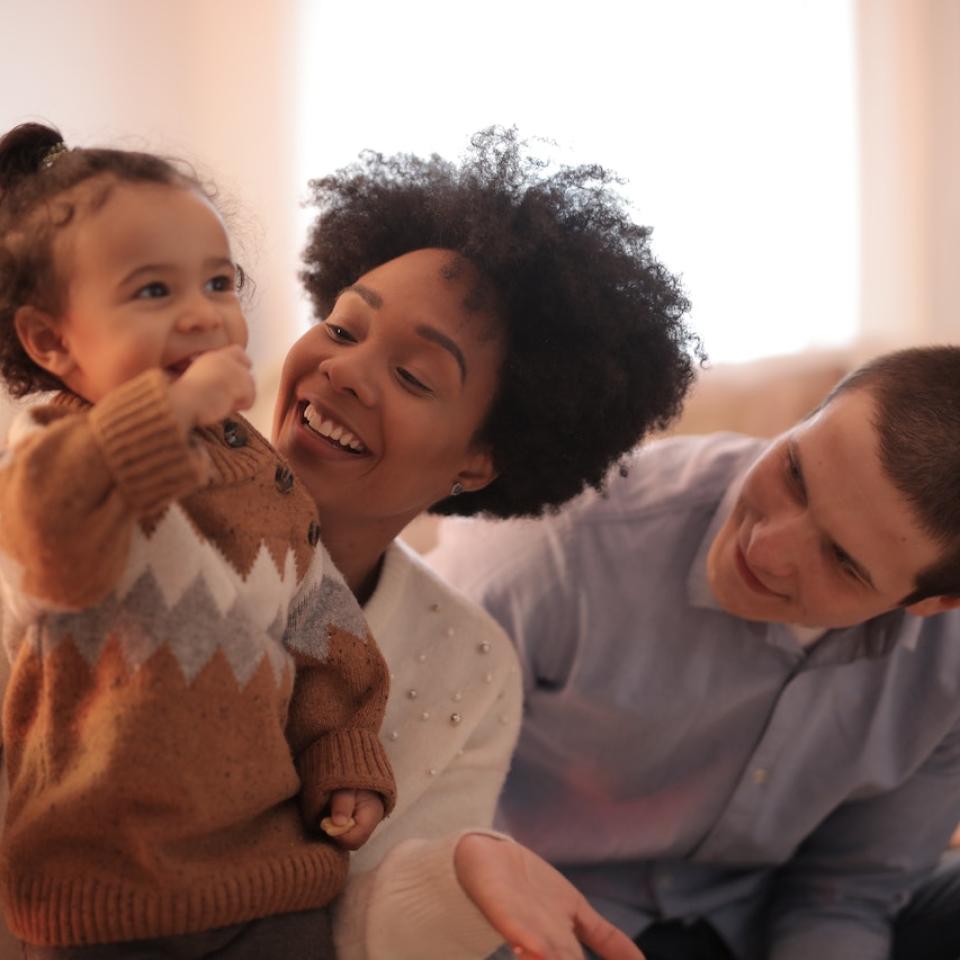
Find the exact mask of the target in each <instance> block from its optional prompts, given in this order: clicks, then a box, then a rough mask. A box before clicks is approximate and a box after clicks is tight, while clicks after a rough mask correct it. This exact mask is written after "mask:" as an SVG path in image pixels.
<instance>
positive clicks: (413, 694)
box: [407, 687, 419, 700]
mask: <svg viewBox="0 0 960 960" xmlns="http://www.w3.org/2000/svg"><path fill="white" fill-rule="evenodd" d="M418 696H419V694H418V693H417V691H416V690H414V689H413V688H412V687H411V688H410V689H409V690H408V691H407V699H408V700H416V699H417V697H418Z"/></svg>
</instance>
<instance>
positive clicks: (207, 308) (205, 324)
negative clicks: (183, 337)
mask: <svg viewBox="0 0 960 960" xmlns="http://www.w3.org/2000/svg"><path fill="white" fill-rule="evenodd" d="M222 323H223V318H222V317H221V316H220V310H219V309H218V308H217V306H216V304H213V303H209V302H206V301H204V300H202V299H198V300H197V301H195V302H193V303H189V304H187V305H186V307H185V309H184V310H183V311H182V313H181V314H180V317H179V319H178V321H177V328H178V329H179V330H180V331H181V332H182V333H192V332H195V331H200V330H212V329H215V328H217V327H219V326H220V325H221V324H222Z"/></svg>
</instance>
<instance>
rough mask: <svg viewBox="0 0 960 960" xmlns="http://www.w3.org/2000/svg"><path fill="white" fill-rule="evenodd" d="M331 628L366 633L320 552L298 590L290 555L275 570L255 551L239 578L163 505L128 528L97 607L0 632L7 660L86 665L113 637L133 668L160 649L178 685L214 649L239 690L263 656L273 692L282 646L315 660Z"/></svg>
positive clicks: (283, 658)
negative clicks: (123, 560)
mask: <svg viewBox="0 0 960 960" xmlns="http://www.w3.org/2000/svg"><path fill="white" fill-rule="evenodd" d="M294 601H295V602H294ZM291 604H292V607H291ZM35 605H36V601H33V603H30V604H29V606H31V607H35ZM24 612H26V611H24ZM288 614H289V622H288ZM11 627H13V628H14V629H12V630H11ZM333 627H336V628H339V629H343V630H348V631H350V632H351V633H353V634H354V635H355V636H357V637H361V638H362V637H365V636H366V635H367V629H366V623H365V621H364V620H363V616H362V614H361V613H360V609H359V607H358V606H357V605H356V602H355V600H354V599H353V595H352V594H351V593H350V591H349V589H348V588H347V586H346V584H345V583H344V582H343V580H342V578H341V577H340V575H339V573H338V572H337V571H336V568H335V567H334V566H333V564H332V562H331V561H330V560H329V558H328V556H327V554H326V551H325V550H323V549H322V547H318V548H317V550H316V552H315V553H314V556H313V558H312V562H311V564H310V567H309V568H308V570H307V572H306V574H305V576H304V578H303V580H302V581H300V582H298V579H297V572H296V562H295V559H294V555H293V552H292V551H291V550H287V551H286V554H285V557H284V563H283V567H282V569H280V568H278V566H277V563H276V562H275V560H274V557H273V556H272V555H271V553H270V551H269V550H268V549H267V547H266V545H264V544H261V546H260V548H259V550H258V551H257V555H256V558H255V560H254V563H253V565H252V566H251V568H250V570H249V571H248V572H247V573H246V575H242V574H241V573H239V572H238V571H237V570H236V569H234V567H233V566H232V565H231V564H230V563H229V562H228V561H227V559H226V558H225V557H224V555H223V554H222V553H221V552H220V551H219V550H218V549H217V548H216V547H215V546H213V545H212V544H211V543H209V542H208V541H206V540H203V539H202V538H200V537H198V536H197V533H196V531H195V529H194V527H193V526H192V524H191V523H190V520H189V518H188V517H187V516H186V514H185V513H184V511H183V510H182V509H181V508H180V507H179V505H177V504H173V505H172V506H171V507H169V508H168V509H167V510H166V511H165V513H164V515H163V517H162V518H161V519H160V521H159V522H158V524H157V526H156V527H155V528H154V530H153V531H152V533H150V534H149V535H146V534H144V533H143V532H142V531H141V530H139V528H138V529H135V530H134V532H133V535H132V539H131V544H130V552H129V555H128V562H127V565H126V567H125V569H124V573H123V575H122V576H121V579H120V581H119V582H118V584H117V587H116V588H115V590H114V591H113V592H112V593H111V594H110V595H109V596H108V597H107V598H106V599H104V600H103V601H102V602H101V603H99V604H97V605H96V606H95V607H92V608H89V609H86V610H81V611H69V612H58V611H55V610H52V609H50V608H48V609H47V612H45V613H42V614H40V615H39V616H37V617H31V618H30V619H29V620H28V625H27V626H26V629H25V630H22V631H20V630H16V628H15V626H14V625H13V624H10V623H8V624H5V628H6V629H5V631H4V632H5V634H6V637H5V639H6V640H7V642H8V644H10V646H11V647H12V649H10V651H9V652H10V655H11V657H13V656H15V655H16V652H17V649H18V648H19V646H20V644H21V643H27V644H29V646H30V647H31V648H32V649H34V650H36V651H37V652H39V653H47V652H49V651H51V650H53V649H54V648H55V647H56V646H58V645H59V644H60V643H63V642H66V641H70V642H72V643H73V644H74V645H75V646H76V648H77V650H78V651H79V652H80V654H81V655H82V656H83V657H84V659H85V660H86V661H87V662H88V663H89V664H91V665H93V664H94V663H96V662H97V660H98V659H99V657H100V655H101V652H102V650H103V647H104V644H105V643H106V642H107V640H108V639H110V638H114V639H115V640H116V639H119V640H120V641H121V644H122V647H121V649H122V652H123V655H124V657H125V659H126V661H127V663H128V664H129V665H130V667H131V669H133V670H136V669H137V668H139V667H141V666H142V665H143V664H144V663H145V662H146V661H147V660H148V659H149V658H150V656H151V655H152V654H153V653H154V652H155V651H156V650H157V649H158V648H159V647H160V646H161V645H165V646H166V647H167V648H168V649H169V650H170V652H172V653H173V655H174V656H175V657H176V660H177V663H178V664H179V666H180V669H181V670H182V671H183V675H184V678H185V680H186V681H187V683H192V682H193V681H194V679H195V678H196V677H197V675H198V674H199V673H200V672H201V671H202V670H203V668H204V667H205V666H206V665H207V663H209V661H210V658H211V657H212V656H213V655H214V653H215V652H216V650H217V649H221V650H222V652H223V654H224V657H225V658H226V660H227V662H228V663H229V664H230V668H231V670H232V671H233V675H234V677H235V678H236V680H237V684H238V685H239V686H240V687H241V688H242V687H244V686H245V685H246V684H247V682H248V681H249V680H250V678H251V677H252V676H253V674H254V673H255V672H256V670H257V668H258V667H259V666H260V664H261V662H262V661H263V659H264V658H266V659H267V661H268V662H269V664H270V666H271V668H272V671H273V675H274V678H275V679H276V681H277V683H278V684H280V683H281V682H282V681H283V679H284V677H285V676H286V675H287V671H288V670H292V666H293V665H292V659H291V656H290V653H289V652H288V650H287V649H286V648H287V647H288V646H289V647H291V648H295V649H297V650H300V651H303V652H305V653H308V654H310V655H311V656H313V657H315V658H316V659H321V660H322V659H323V658H324V657H325V656H326V654H327V649H328V637H329V631H330V629H331V628H333ZM17 634H19V637H17Z"/></svg>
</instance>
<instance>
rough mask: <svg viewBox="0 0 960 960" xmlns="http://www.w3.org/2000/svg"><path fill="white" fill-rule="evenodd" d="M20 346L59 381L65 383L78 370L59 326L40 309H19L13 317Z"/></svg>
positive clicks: (27, 307) (39, 365)
mask: <svg viewBox="0 0 960 960" xmlns="http://www.w3.org/2000/svg"><path fill="white" fill-rule="evenodd" d="M13 325H14V327H15V328H16V331H17V336H18V337H19V338H20V344H21V345H22V347H23V349H24V350H25V351H26V353H27V356H28V357H29V358H30V359H31V360H32V361H33V362H34V363H35V364H36V365H37V366H38V367H43V369H44V370H46V371H47V373H52V374H53V375H54V376H55V377H56V378H57V379H58V380H65V379H66V377H67V376H69V374H70V373H71V371H73V369H74V368H75V367H76V362H75V361H74V359H73V356H72V354H71V353H70V348H69V347H68V346H67V344H66V342H65V341H64V339H63V334H62V332H61V330H60V326H59V324H58V323H57V322H56V320H54V318H53V317H52V316H50V314H49V313H46V312H45V311H44V310H40V309H38V308H37V307H31V306H24V307H19V308H18V309H17V312H16V313H15V314H14V315H13Z"/></svg>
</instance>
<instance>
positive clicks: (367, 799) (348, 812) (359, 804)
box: [321, 790, 383, 850]
mask: <svg viewBox="0 0 960 960" xmlns="http://www.w3.org/2000/svg"><path fill="white" fill-rule="evenodd" d="M382 819H383V799H382V798H381V796H380V794H379V793H374V792H373V791H372V790H334V791H333V793H332V794H330V816H329V817H324V819H323V821H322V823H321V826H322V827H323V830H324V832H325V833H326V834H327V835H328V836H329V837H330V839H331V840H333V842H334V843H336V844H339V845H340V846H341V847H344V848H345V849H346V850H358V849H359V848H360V847H362V846H363V845H364V844H365V843H366V842H367V841H368V840H369V839H370V834H371V833H373V831H374V829H376V826H377V824H378V823H379V822H380V821H381V820H382ZM351 820H352V821H353V825H352V826H351V825H350V821H351Z"/></svg>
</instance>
